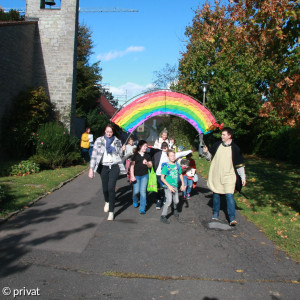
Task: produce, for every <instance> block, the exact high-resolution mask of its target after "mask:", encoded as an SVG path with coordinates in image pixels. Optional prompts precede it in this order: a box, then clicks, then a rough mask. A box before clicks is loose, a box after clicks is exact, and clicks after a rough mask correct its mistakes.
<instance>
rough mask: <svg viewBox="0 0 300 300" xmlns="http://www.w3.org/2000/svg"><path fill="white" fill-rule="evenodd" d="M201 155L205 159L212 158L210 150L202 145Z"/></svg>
mask: <svg viewBox="0 0 300 300" xmlns="http://www.w3.org/2000/svg"><path fill="white" fill-rule="evenodd" d="M203 156H204V157H205V159H206V160H208V161H210V160H211V158H212V155H211V154H210V152H209V151H208V148H207V146H204V148H203Z"/></svg>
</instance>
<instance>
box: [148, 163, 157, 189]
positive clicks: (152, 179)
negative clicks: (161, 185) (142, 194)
mask: <svg viewBox="0 0 300 300" xmlns="http://www.w3.org/2000/svg"><path fill="white" fill-rule="evenodd" d="M148 174H149V179H148V185H147V191H148V192H155V193H157V179H156V174H155V172H154V170H153V167H152V168H151V171H150V170H148Z"/></svg>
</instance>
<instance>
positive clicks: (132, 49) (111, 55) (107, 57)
mask: <svg viewBox="0 0 300 300" xmlns="http://www.w3.org/2000/svg"><path fill="white" fill-rule="evenodd" d="M145 49H146V48H145V47H143V46H130V47H128V48H127V49H125V50H123V51H117V50H111V51H109V52H107V53H104V54H99V55H98V56H97V59H99V60H101V61H109V60H112V59H115V58H117V57H123V56H124V55H127V54H129V53H132V52H143V51H145Z"/></svg>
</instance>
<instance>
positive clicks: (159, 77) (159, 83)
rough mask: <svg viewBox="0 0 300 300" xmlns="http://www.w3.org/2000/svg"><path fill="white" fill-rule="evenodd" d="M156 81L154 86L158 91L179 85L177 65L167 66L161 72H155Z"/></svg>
mask: <svg viewBox="0 0 300 300" xmlns="http://www.w3.org/2000/svg"><path fill="white" fill-rule="evenodd" d="M154 76H155V80H154V81H153V85H154V87H155V88H157V89H167V88H172V87H174V86H175V85H176V83H177V78H178V67H177V65H176V64H175V65H173V66H171V65H170V64H166V65H165V67H164V68H163V69H161V70H159V71H155V72H154Z"/></svg>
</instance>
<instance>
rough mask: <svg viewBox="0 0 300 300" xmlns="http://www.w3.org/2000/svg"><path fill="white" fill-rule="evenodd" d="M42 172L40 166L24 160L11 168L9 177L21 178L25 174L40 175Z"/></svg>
mask: <svg viewBox="0 0 300 300" xmlns="http://www.w3.org/2000/svg"><path fill="white" fill-rule="evenodd" d="M39 171H40V166H39V165H38V164H36V163H35V162H33V161H30V160H22V161H21V162H19V163H18V164H16V165H13V166H12V167H11V170H10V173H9V175H13V176H20V175H25V174H32V173H38V172H39Z"/></svg>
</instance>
